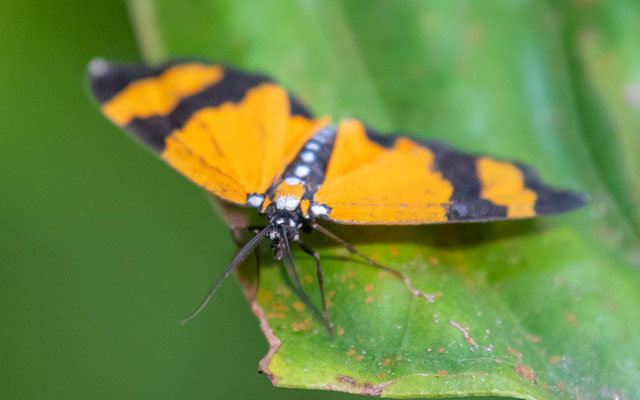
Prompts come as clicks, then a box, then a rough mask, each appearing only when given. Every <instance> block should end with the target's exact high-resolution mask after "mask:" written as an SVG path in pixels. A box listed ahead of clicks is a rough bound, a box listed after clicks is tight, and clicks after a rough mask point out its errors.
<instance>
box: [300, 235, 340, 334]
mask: <svg viewBox="0 0 640 400" xmlns="http://www.w3.org/2000/svg"><path fill="white" fill-rule="evenodd" d="M298 246H300V249H302V251H304V252H305V253H307V254H308V255H310V256H311V257H313V258H314V259H315V260H316V271H317V273H318V286H320V297H322V313H323V314H324V317H325V318H326V319H327V320H328V321H330V319H329V312H328V311H327V301H326V299H325V295H324V280H323V278H322V267H321V266H320V255H319V254H318V252H317V251H314V250H311V249H310V248H308V247H307V246H305V245H304V244H303V243H301V242H298ZM332 325H333V324H332Z"/></svg>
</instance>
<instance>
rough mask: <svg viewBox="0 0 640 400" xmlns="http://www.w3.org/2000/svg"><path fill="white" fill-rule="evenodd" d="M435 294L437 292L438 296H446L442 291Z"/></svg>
mask: <svg viewBox="0 0 640 400" xmlns="http://www.w3.org/2000/svg"><path fill="white" fill-rule="evenodd" d="M434 294H435V296H436V297H442V296H444V293H442V292H435V293H434Z"/></svg>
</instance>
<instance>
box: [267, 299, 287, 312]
mask: <svg viewBox="0 0 640 400" xmlns="http://www.w3.org/2000/svg"><path fill="white" fill-rule="evenodd" d="M271 311H274V312H278V311H283V312H284V311H289V307H287V306H286V305H285V304H283V303H282V300H278V301H276V302H274V303H273V304H272V305H271Z"/></svg>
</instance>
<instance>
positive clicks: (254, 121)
mask: <svg viewBox="0 0 640 400" xmlns="http://www.w3.org/2000/svg"><path fill="white" fill-rule="evenodd" d="M324 125H326V120H308V119H305V118H303V117H299V116H294V117H291V116H290V109H289V98H288V96H287V93H286V92H285V91H284V89H282V88H280V87H278V86H276V85H274V84H270V83H267V84H262V85H259V86H257V87H255V88H253V89H251V90H250V91H249V92H247V94H246V96H245V98H244V99H243V100H242V102H240V103H231V102H229V103H224V104H222V105H221V106H219V107H208V108H204V109H202V110H199V111H197V112H196V113H194V115H193V116H192V117H191V118H190V119H189V120H188V121H187V122H186V123H185V125H184V127H183V128H182V129H180V130H176V131H174V132H173V133H172V134H171V135H170V136H169V137H167V138H166V139H165V144H166V147H165V150H164V151H163V153H162V158H163V159H164V160H165V161H167V162H168V163H169V164H170V165H172V166H173V167H174V168H176V169H177V170H178V171H180V172H182V173H183V174H184V175H186V176H187V177H188V178H190V179H191V180H193V181H194V182H195V183H197V184H199V185H200V186H203V187H204V188H206V189H207V190H209V191H211V192H213V193H214V194H215V195H217V196H219V197H221V198H223V199H225V200H228V201H232V202H234V203H238V204H244V203H245V202H246V196H247V194H249V193H264V192H265V191H266V190H267V188H268V187H269V185H270V184H271V182H272V181H273V179H274V177H276V175H278V174H279V173H280V172H281V169H282V168H283V165H286V163H287V162H288V161H290V160H292V159H293V158H294V157H295V155H296V154H297V153H298V151H299V150H300V148H301V147H302V146H303V144H304V143H305V142H306V141H307V140H308V139H309V137H310V136H311V135H312V134H313V133H314V132H315V131H316V130H317V129H319V128H320V127H322V126H324ZM265 203H267V202H265Z"/></svg>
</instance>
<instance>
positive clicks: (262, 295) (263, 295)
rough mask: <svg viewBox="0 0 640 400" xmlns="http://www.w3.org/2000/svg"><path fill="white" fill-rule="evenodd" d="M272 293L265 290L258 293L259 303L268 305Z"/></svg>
mask: <svg viewBox="0 0 640 400" xmlns="http://www.w3.org/2000/svg"><path fill="white" fill-rule="evenodd" d="M271 297H272V295H271V291H270V290H265V291H260V292H259V293H258V301H260V302H261V303H266V302H267V301H269V300H271Z"/></svg>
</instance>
